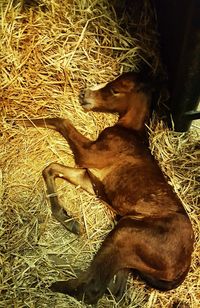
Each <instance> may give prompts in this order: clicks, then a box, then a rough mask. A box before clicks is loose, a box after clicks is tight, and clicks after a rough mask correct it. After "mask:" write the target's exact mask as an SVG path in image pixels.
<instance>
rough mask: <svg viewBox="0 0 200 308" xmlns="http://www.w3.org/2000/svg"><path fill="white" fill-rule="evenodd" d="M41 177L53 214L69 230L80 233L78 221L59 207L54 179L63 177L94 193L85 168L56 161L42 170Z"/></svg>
mask: <svg viewBox="0 0 200 308" xmlns="http://www.w3.org/2000/svg"><path fill="white" fill-rule="evenodd" d="M43 177H44V180H45V183H46V186H47V192H48V197H49V199H50V204H51V210H52V214H53V216H54V217H55V218H56V219H57V220H58V221H59V222H60V223H61V224H62V225H63V226H64V227H65V228H66V229H67V230H69V231H71V232H72V233H75V234H79V233H80V225H79V223H78V221H76V220H75V219H73V218H72V217H70V216H69V215H68V214H67V212H66V211H65V210H64V209H63V208H62V207H61V205H60V203H59V200H58V197H57V192H56V185H55V179H56V178H63V179H65V180H67V181H69V182H70V183H72V184H74V185H80V186H81V187H82V188H83V189H84V190H86V191H87V192H89V193H91V194H94V190H93V186H92V183H91V181H90V177H89V175H88V173H87V170H86V169H82V168H71V167H67V166H63V165H61V164H58V163H52V164H50V165H49V166H48V167H47V168H45V169H44V170H43Z"/></svg>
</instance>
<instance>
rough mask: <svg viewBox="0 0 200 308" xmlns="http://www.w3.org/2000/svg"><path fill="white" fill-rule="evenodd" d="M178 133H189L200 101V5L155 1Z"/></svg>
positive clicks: (188, 0)
mask: <svg viewBox="0 0 200 308" xmlns="http://www.w3.org/2000/svg"><path fill="white" fill-rule="evenodd" d="M153 5H154V6H155V8H156V12H157V21H158V30H159V32H160V43H161V54H162V56H163V62H164V64H165V65H166V68H167V72H168V77H169V90H170V95H171V98H170V101H169V106H170V110H171V113H172V117H173V120H174V123H175V129H176V130H178V131H186V130H187V129H188V128H189V126H190V123H191V120H192V119H196V118H199V117H200V114H199V113H198V112H195V110H196V107H197V105H198V101H199V97H200V1H199V0H154V1H153Z"/></svg>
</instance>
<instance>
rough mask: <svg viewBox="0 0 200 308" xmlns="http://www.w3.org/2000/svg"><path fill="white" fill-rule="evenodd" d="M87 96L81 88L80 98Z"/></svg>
mask: <svg viewBox="0 0 200 308" xmlns="http://www.w3.org/2000/svg"><path fill="white" fill-rule="evenodd" d="M84 96H85V91H84V90H81V91H80V93H79V98H80V99H83V98H84Z"/></svg>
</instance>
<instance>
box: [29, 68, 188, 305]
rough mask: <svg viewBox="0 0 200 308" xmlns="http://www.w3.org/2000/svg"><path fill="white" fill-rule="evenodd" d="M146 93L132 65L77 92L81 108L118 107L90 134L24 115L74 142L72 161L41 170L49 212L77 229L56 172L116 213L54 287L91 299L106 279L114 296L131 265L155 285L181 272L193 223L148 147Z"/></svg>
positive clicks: (169, 284)
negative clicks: (85, 264)
mask: <svg viewBox="0 0 200 308" xmlns="http://www.w3.org/2000/svg"><path fill="white" fill-rule="evenodd" d="M151 96H152V89H151V84H150V83H149V82H147V81H144V79H143V76H141V75H140V74H136V73H126V74H123V75H122V76H120V77H118V78H117V79H116V80H114V81H112V82H110V83H108V84H107V85H106V86H104V87H103V88H100V89H98V90H90V89H86V91H84V92H82V93H81V95H80V101H81V104H82V106H83V107H84V109H85V110H96V111H107V112H118V113H119V120H118V122H117V124H116V125H114V126H113V127H109V128H106V129H105V130H104V131H103V132H102V133H101V134H100V135H99V137H98V138H97V140H96V141H90V140H89V139H87V138H86V137H84V136H83V135H81V134H80V133H79V132H78V131H77V130H76V129H75V128H74V126H73V125H72V124H71V123H70V122H69V120H67V119H61V118H54V119H46V120H45V121H44V120H43V119H39V120H32V121H31V122H30V121H23V123H24V125H25V126H34V125H36V126H40V127H48V128H51V129H55V130H56V131H58V132H60V133H61V134H62V135H63V136H64V137H65V138H66V139H67V141H68V142H69V144H70V146H71V148H72V150H73V153H74V156H75V161H76V164H77V166H78V168H70V167H66V166H62V165H60V164H56V163H53V164H51V165H50V166H48V167H47V168H46V169H45V170H44V171H43V176H44V180H45V182H46V185H47V191H48V194H49V195H51V196H50V203H51V208H52V213H53V215H54V216H55V217H56V218H57V219H58V220H59V221H60V222H61V223H62V224H63V225H64V226H65V227H66V228H67V229H68V230H70V231H71V232H73V233H76V234H78V233H79V232H80V226H79V223H78V222H77V221H75V220H73V219H71V217H70V216H69V215H68V214H67V213H66V211H65V210H63V208H62V207H61V206H60V203H59V200H58V197H57V196H56V188H55V178H56V177H60V178H64V179H66V180H68V181H69V182H71V183H72V184H75V185H80V186H81V187H82V188H83V189H85V190H86V191H88V192H89V193H92V194H96V195H97V196H98V197H99V198H101V199H103V200H104V201H105V202H107V204H108V206H109V207H110V208H111V209H112V210H113V211H114V212H115V213H116V214H117V215H118V223H117V225H116V226H115V228H114V229H113V230H112V231H111V232H110V234H109V235H108V236H107V238H106V239H105V241H104V242H103V244H102V246H101V248H100V250H99V251H98V252H97V254H96V256H95V257H94V259H93V261H92V262H91V265H90V267H89V268H88V270H87V271H86V272H84V273H82V274H81V275H80V276H79V277H78V278H77V279H70V280H68V281H58V282H55V283H54V284H53V285H52V286H51V289H52V290H53V291H57V292H63V293H66V294H69V295H72V296H75V297H76V298H78V299H80V300H81V299H84V300H85V301H86V302H87V303H90V304H93V303H96V302H97V301H98V299H99V298H100V297H101V296H102V295H103V294H104V293H105V291H106V289H107V288H108V287H109V288H110V289H111V291H112V292H113V293H114V295H115V296H116V297H119V298H120V297H121V296H122V295H123V292H124V288H125V286H126V280H127V276H128V272H129V270H130V269H133V270H136V271H137V272H138V273H139V274H140V275H141V277H142V278H143V279H144V280H146V282H147V283H149V284H150V285H151V286H153V287H154V288H157V289H160V290H170V289H172V288H176V287H177V286H178V285H179V284H180V283H182V281H183V280H184V278H185V276H186V275H187V272H188V270H189V267H190V262H191V254H192V250H193V241H194V236H193V230H192V226H191V222H190V220H189V218H188V216H187V214H186V212H185V210H184V208H183V206H182V204H181V202H180V200H179V199H178V197H177V196H176V194H175V193H174V191H173V189H172V187H171V186H170V185H169V184H168V183H167V181H166V179H165V177H164V175H163V174H162V172H161V170H160V168H159V166H158V164H157V162H156V161H155V159H154V158H153V156H152V155H151V153H150V150H149V148H148V140H147V137H146V128H145V123H147V121H148V120H149V117H150V108H151V107H150V105H151ZM114 276H115V277H116V279H115V281H114V280H113V277H114Z"/></svg>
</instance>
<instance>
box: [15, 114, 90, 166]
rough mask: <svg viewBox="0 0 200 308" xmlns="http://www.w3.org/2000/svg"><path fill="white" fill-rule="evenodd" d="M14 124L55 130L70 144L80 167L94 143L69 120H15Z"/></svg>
mask: <svg viewBox="0 0 200 308" xmlns="http://www.w3.org/2000/svg"><path fill="white" fill-rule="evenodd" d="M14 124H18V125H21V126H24V127H43V128H49V129H53V130H55V131H57V132H59V133H60V134H61V135H62V136H63V137H64V138H65V139H66V140H67V141H68V143H69V145H70V147H71V149H72V151H73V153H74V155H75V161H76V164H77V165H80V163H81V162H83V161H84V160H85V159H87V158H86V157H87V153H88V149H89V147H90V145H91V144H92V141H91V140H89V139H88V138H86V137H85V136H83V135H82V134H81V133H79V131H78V130H77V129H76V128H75V127H74V126H73V125H72V124H71V122H70V121H69V120H68V119H63V118H50V119H48V118H47V119H44V118H41V119H30V120H25V119H21V120H15V121H14Z"/></svg>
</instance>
